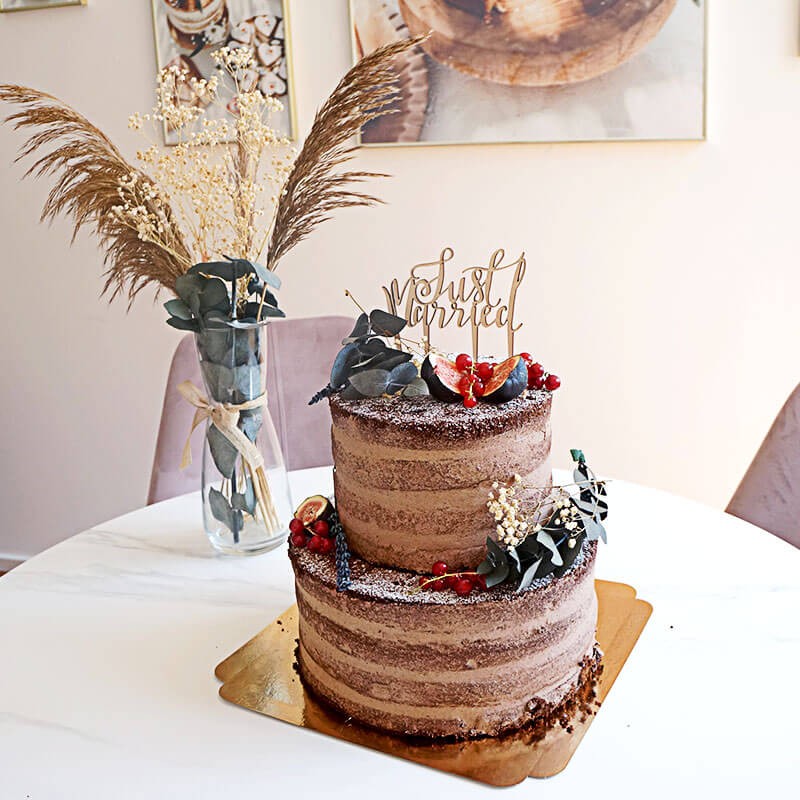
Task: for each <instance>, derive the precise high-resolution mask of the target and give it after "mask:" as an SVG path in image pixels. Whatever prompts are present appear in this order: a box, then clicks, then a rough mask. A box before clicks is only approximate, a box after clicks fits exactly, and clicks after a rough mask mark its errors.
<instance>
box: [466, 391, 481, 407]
mask: <svg viewBox="0 0 800 800" xmlns="http://www.w3.org/2000/svg"><path fill="white" fill-rule="evenodd" d="M476 405H478V400H477V398H476V397H475V395H474V394H468V395H467V396H466V397H465V398H464V408H475V406H476Z"/></svg>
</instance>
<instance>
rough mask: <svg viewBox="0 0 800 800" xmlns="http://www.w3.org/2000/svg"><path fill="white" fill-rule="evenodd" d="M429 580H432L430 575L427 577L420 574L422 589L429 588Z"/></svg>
mask: <svg viewBox="0 0 800 800" xmlns="http://www.w3.org/2000/svg"><path fill="white" fill-rule="evenodd" d="M429 580H430V578H429V577H427V576H426V575H420V576H419V585H420V588H422V589H427V588H428V581H429Z"/></svg>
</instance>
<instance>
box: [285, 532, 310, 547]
mask: <svg viewBox="0 0 800 800" xmlns="http://www.w3.org/2000/svg"><path fill="white" fill-rule="evenodd" d="M289 541H290V542H291V543H292V546H293V547H305V546H306V535H305V534H304V533H302V532H300V533H293V534H292V535H291V536H290V537H289Z"/></svg>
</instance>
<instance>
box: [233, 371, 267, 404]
mask: <svg viewBox="0 0 800 800" xmlns="http://www.w3.org/2000/svg"><path fill="white" fill-rule="evenodd" d="M230 372H232V373H233V384H234V386H235V388H236V391H237V392H239V394H240V395H242V397H243V398H244V400H254V399H255V398H256V397H258V396H259V395H260V394H261V370H260V368H259V367H258V366H252V365H250V364H243V365H242V366H239V367H234V368H233V369H232V370H230Z"/></svg>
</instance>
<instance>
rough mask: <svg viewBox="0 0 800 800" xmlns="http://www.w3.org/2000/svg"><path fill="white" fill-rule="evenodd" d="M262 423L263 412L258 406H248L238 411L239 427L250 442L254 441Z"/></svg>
mask: <svg viewBox="0 0 800 800" xmlns="http://www.w3.org/2000/svg"><path fill="white" fill-rule="evenodd" d="M263 424H264V414H263V412H262V411H261V409H260V408H250V409H245V410H244V411H240V412H239V427H240V428H241V429H242V433H243V434H244V435H245V436H246V437H247V438H248V439H249V440H250V441H251V442H255V440H256V436H258V432H259V431H260V430H261V426H262V425H263Z"/></svg>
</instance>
